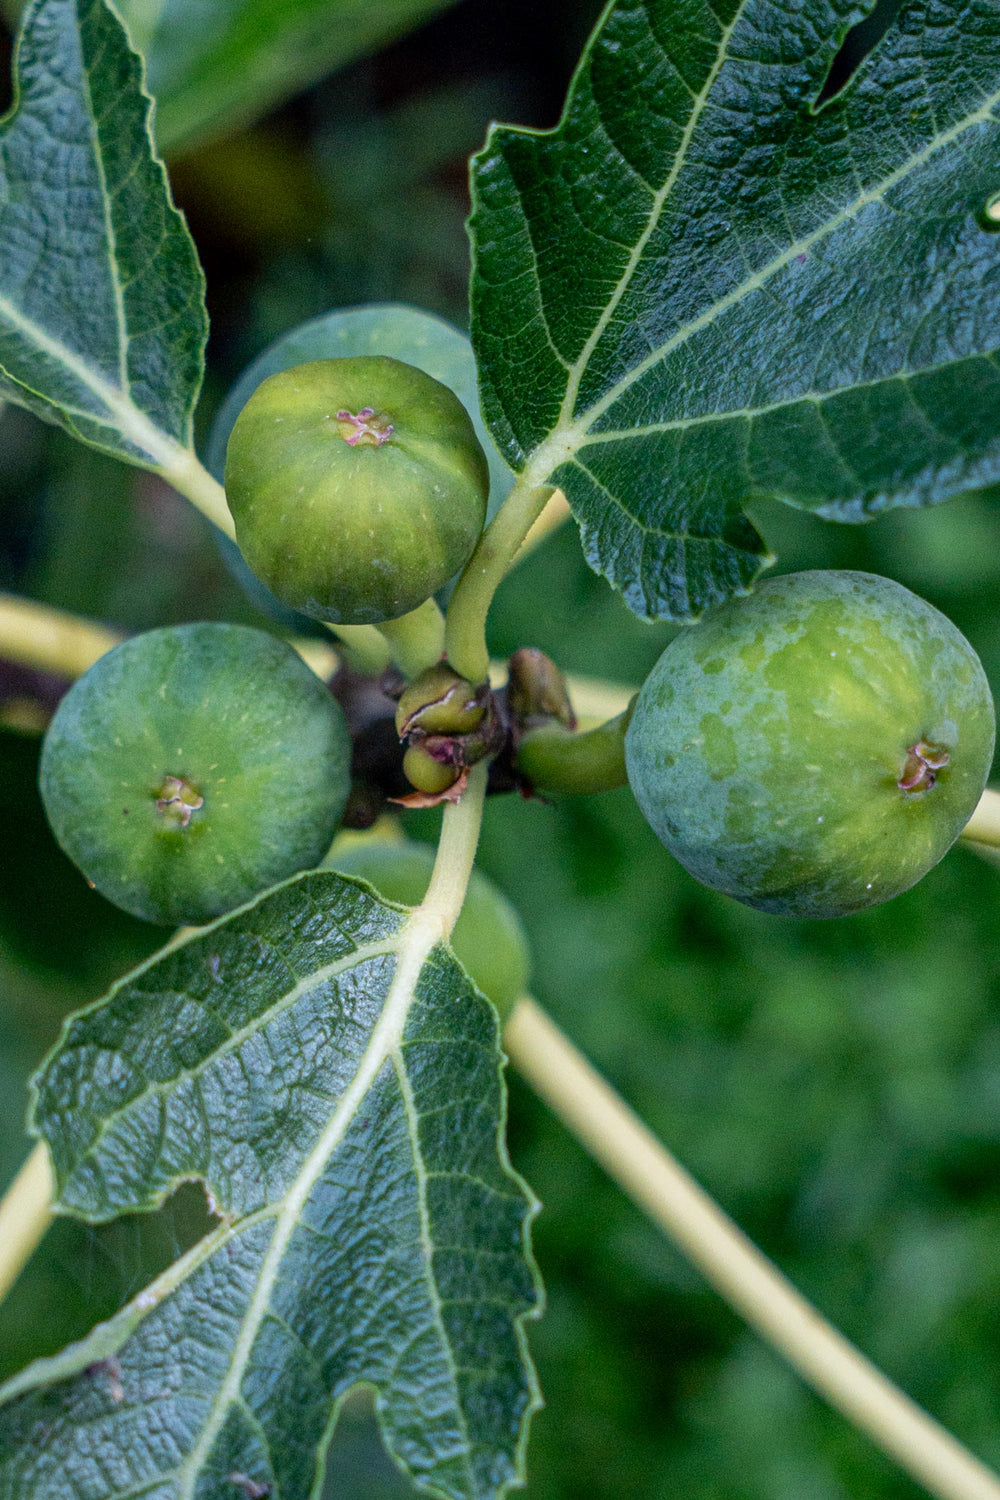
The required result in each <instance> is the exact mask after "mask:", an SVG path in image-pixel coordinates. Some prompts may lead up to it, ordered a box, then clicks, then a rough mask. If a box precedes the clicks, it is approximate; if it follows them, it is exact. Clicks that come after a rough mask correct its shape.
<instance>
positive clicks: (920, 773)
mask: <svg viewBox="0 0 1000 1500" xmlns="http://www.w3.org/2000/svg"><path fill="white" fill-rule="evenodd" d="M950 759H951V757H950V755H949V754H948V751H947V750H946V749H945V747H944V745H932V744H930V743H929V741H927V740H918V741H917V743H916V744H915V745H911V746H910V748H909V750H907V752H906V761H905V763H904V765H903V774H902V775H901V776H900V778H899V780H898V781H897V782H896V785H897V786H898V787H899V790H900V791H901V792H929V791H930V789H931V787H932V786H933V785H934V783H935V782H936V781H937V772H938V771H940V770H942V768H943V767H944V766H946V765H947V764H948V761H949V760H950Z"/></svg>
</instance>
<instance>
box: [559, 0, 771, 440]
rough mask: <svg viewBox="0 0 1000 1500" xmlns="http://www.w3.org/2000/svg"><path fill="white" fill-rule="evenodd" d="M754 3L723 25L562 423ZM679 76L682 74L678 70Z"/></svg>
mask: <svg viewBox="0 0 1000 1500" xmlns="http://www.w3.org/2000/svg"><path fill="white" fill-rule="evenodd" d="M751 3H752V0H740V3H739V5H738V6H737V7H736V10H735V12H734V14H733V19H732V20H731V21H730V23H729V25H728V26H724V27H722V30H721V32H720V35H719V44H718V47H717V49H716V55H715V59H714V61H713V63H712V66H711V67H710V68H709V70H708V73H707V75H706V78H705V83H704V85H703V86H702V88H701V90H700V91H699V92H698V94H696V95H695V96H694V98H693V102H692V106H691V113H690V115H689V116H688V121H687V124H686V125H685V127H684V129H683V131H682V133H681V138H680V140H679V142H678V144H677V153H676V155H675V157H674V160H673V163H672V165H671V167H670V171H669V172H668V173H667V176H666V178H665V180H664V182H663V185H662V187H660V188H659V189H658V190H657V192H655V193H654V195H653V200H652V202H651V204H650V207H649V217H648V219H647V221H646V227H645V229H644V230H643V232H642V234H641V235H640V236H639V238H638V239H637V240H636V242H635V245H634V246H633V248H632V252H631V254H630V255H629V258H628V262H627V264H626V266H625V268H624V270H623V271H622V274H621V276H620V277H619V279H618V282H617V284H616V286H615V288H614V290H613V291H612V293H611V296H610V297H609V299H608V301H607V303H606V305H605V307H604V309H603V311H602V312H601V315H600V317H599V318H598V320H597V322H596V324H595V325H594V329H593V332H592V333H591V334H590V337H589V338H588V339H587V342H586V343H585V344H584V346H583V348H582V349H581V351H580V354H579V355H578V357H577V358H576V359H575V360H574V362H573V364H572V365H571V366H570V370H569V379H568V381H567V384H566V392H565V395H564V396H563V400H562V405H561V407H560V410H559V422H560V424H563V423H567V424H568V423H570V422H572V420H573V409H574V407H575V405H576V398H577V395H578V394H579V390H580V381H581V380H582V379H583V376H584V374H585V373H586V370H587V367H588V365H589V363H590V357H591V355H592V354H593V352H594V350H595V349H596V348H597V345H598V344H599V343H600V341H601V339H602V338H603V336H604V333H605V331H606V329H607V327H608V325H609V323H610V322H611V319H612V318H613V317H614V315H615V312H616V311H617V309H618V306H619V304H620V303H621V300H622V298H623V297H624V295H625V292H626V291H627V289H628V286H629V283H630V282H631V280H632V277H633V276H634V275H635V272H636V270H637V268H638V266H639V263H640V261H641V260H642V256H643V252H644V251H645V249H646V246H647V245H648V243H649V241H650V238H651V237H652V235H653V233H654V232H655V230H656V228H657V226H658V224H659V222H660V214H661V213H662V211H663V206H664V204H665V203H666V201H667V199H668V198H669V197H670V194H671V193H672V192H673V189H674V186H675V185H676V182H677V179H678V177H679V176H680V174H681V172H682V171H683V170H684V163H685V162H686V160H687V153H688V148H689V147H690V145H691V141H692V139H693V137H694V133H695V131H696V130H697V128H698V123H699V121H700V119H701V116H702V112H703V111H704V108H705V105H706V104H707V102H708V98H709V95H710V94H711V92H712V89H713V88H714V87H715V80H716V79H717V78H718V76H719V72H720V71H721V69H722V66H723V64H724V62H725V61H726V58H727V56H728V53H729V42H730V38H731V37H732V34H733V32H734V31H735V29H736V27H737V26H738V25H739V23H740V21H741V20H742V18H743V12H744V10H745V9H746V7H747V5H748V4H751ZM671 65H672V66H673V67H674V68H675V71H677V70H676V64H673V62H672V60H671ZM678 76H680V75H679V74H678ZM595 108H596V100H595ZM598 113H600V111H598ZM616 149H617V148H616ZM623 160H624V158H623Z"/></svg>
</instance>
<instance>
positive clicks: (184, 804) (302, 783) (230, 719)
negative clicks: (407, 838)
mask: <svg viewBox="0 0 1000 1500" xmlns="http://www.w3.org/2000/svg"><path fill="white" fill-rule="evenodd" d="M350 764H351V741H350V735H349V733H348V730H347V725H346V722H345V720H344V715H343V712H342V710H341V708H340V706H339V704H338V703H337V702H336V701H335V700H334V699H333V698H332V697H331V695H330V692H329V690H328V689H327V688H326V687H325V686H324V684H323V683H322V682H320V680H319V678H317V677H316V676H315V675H314V674H313V673H312V672H311V671H310V670H309V668H308V667H307V666H306V665H305V663H304V662H303V661H302V660H301V659H300V658H299V657H298V656H297V655H296V653H295V652H294V651H293V650H292V649H291V647H290V646H287V645H285V643H284V642H283V641H279V640H276V639H275V638H274V637H273V636H270V635H266V634H265V633H264V632H263V631H260V630H251V629H248V628H247V627H245V626H242V625H216V624H198V625H181V626H176V627H169V628H167V629H164V630H152V631H149V632H148V633H147V634H145V635H139V636H135V637H134V638H133V639H132V640H129V641H126V642H125V643H124V645H121V646H118V647H116V648H115V649H114V650H113V651H110V652H108V654H107V655H106V656H104V657H102V658H101V659H100V661H98V662H97V663H96V665H95V666H93V667H91V669H90V671H89V672H87V673H85V675H84V676H83V677H81V678H80V679H79V681H78V682H76V683H75V684H74V685H73V687H72V688H71V689H70V690H69V692H68V693H67V695H66V697H65V698H64V699H63V700H62V702H61V704H60V705H59V709H58V711H57V713H56V715H55V718H54V719H53V721H52V723H51V724H50V726H49V729H48V732H47V734H46V737H45V743H44V745H43V748H42V757H41V767H40V775H39V780H40V787H41V793H42V800H43V802H44V804H45V810H46V813H47V814H48V818H49V822H50V823H51V825H52V829H53V832H54V833H55V836H56V838H57V839H58V841H59V843H60V845H61V846H62V848H63V849H64V851H65V852H66V854H68V855H69V857H70V859H71V860H72V861H73V862H74V864H76V865H77V866H78V867H79V868H80V869H81V870H82V872H83V874H84V875H85V876H86V877H87V879H88V881H90V883H91V884H92V885H94V886H96V888H97V889H98V890H99V891H100V892H101V893H102V894H103V895H104V896H106V897H107V898H108V899H109V900H110V901H113V902H114V903H115V904H116V905H117V906H120V907H123V908H124V910H125V911H128V912H131V913H132V914H133V915H134V916H137V917H142V918H144V919H145V920H146V921H148V922H158V923H165V924H166V923H169V924H171V925H177V924H181V923H192V924H199V923H202V922H206V921H209V920H210V919H211V918H213V917H216V916H219V915H221V914H222V913H224V912H227V911H231V910H232V909H233V908H234V907H236V906H239V905H241V904H242V903H243V902H244V901H248V900H250V899H251V897H253V896H256V895H258V894H259V893H260V892H261V891H263V890H265V889H266V888H267V887H268V886H271V885H274V884H276V883H277V882H278V881H279V880H284V879H285V878H286V877H287V876H289V875H293V874H294V873H295V872H296V871H297V870H302V869H306V868H310V867H312V866H315V865H317V864H318V863H319V862H320V860H321V859H322V858H323V855H324V854H325V853H326V851H327V849H328V848H329V846H330V840H331V838H332V837H333V834H334V832H335V830H336V828H337V826H338V824H339V822H340V819H341V816H342V814H343V810H344V804H345V802H346V800H347V793H348V790H349V787H350Z"/></svg>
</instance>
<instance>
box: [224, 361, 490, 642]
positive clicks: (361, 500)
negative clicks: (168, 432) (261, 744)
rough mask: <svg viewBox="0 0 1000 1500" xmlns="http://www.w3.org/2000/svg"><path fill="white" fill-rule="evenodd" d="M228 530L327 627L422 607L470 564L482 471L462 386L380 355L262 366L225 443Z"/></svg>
mask: <svg viewBox="0 0 1000 1500" xmlns="http://www.w3.org/2000/svg"><path fill="white" fill-rule="evenodd" d="M225 487H226V498H227V500H228V502H229V508H230V510H231V511H232V514H233V519H234V521H235V524H236V540H237V542H238V544H239V547H240V550H241V551H242V553H243V555H244V557H245V558H246V560H247V562H248V563H249V565H250V567H251V569H252V570H253V572H254V573H255V574H256V575H257V577H258V578H259V579H260V580H261V581H262V582H263V583H265V584H267V586H268V588H270V589H271V590H272V592H273V593H274V594H276V595H277V596H278V598H279V599H281V600H283V601H284V603H286V604H289V605H291V606H292V607H293V608H295V609H298V610H301V611H303V613H305V614H307V615H312V616H313V617H314V618H316V619H319V620H325V621H328V622H330V623H332V624H341V625H361V624H378V623H379V622H381V621H383V620H393V619H397V618H399V617H400V616H401V615H405V614H408V613H410V611H412V610H414V609H416V608H417V606H418V605H420V604H422V603H423V602H424V600H425V599H428V598H429V597H430V596H431V595H432V594H434V593H435V592H436V591H437V590H438V589H440V588H441V587H442V586H443V585H444V584H446V583H447V582H448V580H449V579H450V578H452V577H453V576H454V575H455V574H456V573H457V572H458V571H459V570H460V569H461V568H462V567H463V566H464V565H465V563H466V562H467V561H468V559H469V556H470V555H471V553H472V550H473V548H474V547H475V545H476V542H477V540H478V538H479V536H480V533H481V531H482V528H483V523H484V521H485V518H486V501H487V495H488V490H489V471H488V466H487V460H486V455H485V453H484V452H483V449H482V447H481V445H480V443H479V439H478V438H477V436H476V432H475V428H474V427H473V424H472V419H471V418H470V417H469V415H468V413H467V412H466V410H465V408H464V406H463V405H462V403H461V402H460V401H459V399H458V397H457V396H456V395H455V394H454V393H453V392H452V391H450V390H449V389H448V387H447V386H445V385H442V384H441V383H440V382H439V381H437V380H434V379H433V378H432V377H431V376H430V375H427V374H425V373H424V372H423V371H422V370H418V369H415V368H414V367H413V366H412V365H407V364H403V363H402V362H401V361H400V360H395V359H388V358H385V357H383V356H375V355H373V356H370V357H368V356H364V357H358V358H352V359H328V360H314V361H312V362H310V363H308V364H302V365H297V366H294V367H293V368H291V369H288V370H282V371H280V372H278V373H277V374H275V375H271V376H269V377H268V378H267V379H266V380H264V381H262V382H261V384H260V385H259V386H258V387H257V389H256V391H254V393H253V395H252V396H251V397H250V399H249V401H248V402H247V404H246V406H245V407H244V408H243V410H242V411H241V413H240V415H239V416H238V417H237V419H236V423H235V426H234V427H233V431H232V433H231V435H230V438H229V446H228V449H227V452H226V473H225Z"/></svg>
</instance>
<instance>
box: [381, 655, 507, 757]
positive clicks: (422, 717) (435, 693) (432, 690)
mask: <svg viewBox="0 0 1000 1500" xmlns="http://www.w3.org/2000/svg"><path fill="white" fill-rule="evenodd" d="M488 690H489V689H488V685H487V684H485V683H484V684H483V685H482V687H481V688H475V687H473V685H472V683H471V682H467V681H466V679H465V678H464V677H459V675H458V673H457V672H455V671H453V670H452V668H451V667H449V666H448V665H447V664H446V663H445V662H441V663H440V664H439V665H438V666H436V667H428V669H427V671H426V672H422V673H421V674H420V676H419V677H418V678H417V679H416V680H415V681H414V682H411V683H410V685H409V687H408V688H406V690H405V691H404V693H403V695H402V697H401V698H400V700H399V707H398V708H397V710H396V730H397V732H398V734H399V737H400V739H404V738H405V736H406V735H408V734H412V733H413V731H414V730H420V731H422V732H423V733H424V734H468V733H469V732H470V731H471V730H473V729H477V728H478V727H479V725H480V724H481V723H482V722H483V718H484V715H485V713H486V702H485V695H486V692H488Z"/></svg>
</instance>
